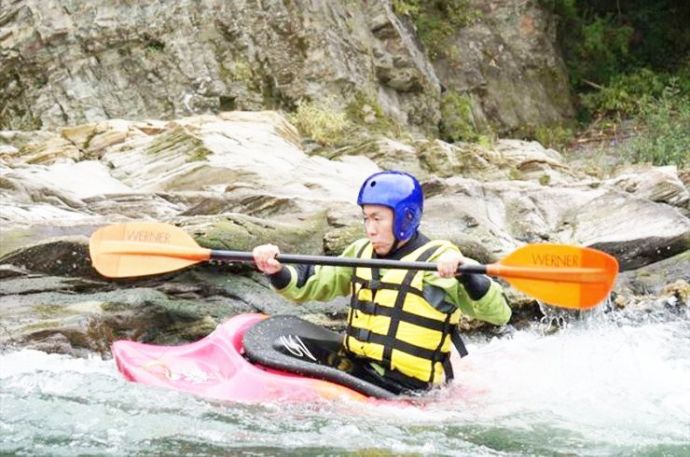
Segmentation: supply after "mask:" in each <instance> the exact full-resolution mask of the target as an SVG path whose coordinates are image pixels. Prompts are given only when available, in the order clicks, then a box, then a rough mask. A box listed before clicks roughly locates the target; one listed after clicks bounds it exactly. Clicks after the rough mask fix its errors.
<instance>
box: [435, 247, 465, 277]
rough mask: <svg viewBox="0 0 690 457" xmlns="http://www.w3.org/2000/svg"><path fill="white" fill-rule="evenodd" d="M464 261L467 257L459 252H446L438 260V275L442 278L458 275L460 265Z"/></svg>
mask: <svg viewBox="0 0 690 457" xmlns="http://www.w3.org/2000/svg"><path fill="white" fill-rule="evenodd" d="M464 262H465V258H464V257H463V256H462V254H460V253H459V252H454V251H449V252H446V253H444V254H442V255H441V257H439V258H438V260H437V261H436V269H437V271H438V275H439V276H440V277H442V278H454V277H455V276H457V275H458V267H459V266H460V265H462V264H463V263H464Z"/></svg>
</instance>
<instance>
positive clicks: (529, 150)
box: [417, 139, 577, 185]
mask: <svg viewBox="0 0 690 457" xmlns="http://www.w3.org/2000/svg"><path fill="white" fill-rule="evenodd" d="M417 146H418V151H419V152H418V155H419V161H420V162H421V164H422V166H423V167H424V169H425V171H426V172H427V173H430V174H433V175H435V176H439V177H452V176H465V177H468V178H474V179H479V180H482V181H494V180H506V179H512V180H522V181H534V182H538V183H540V184H542V185H561V184H566V183H572V182H576V181H577V179H576V178H577V174H576V173H575V172H574V171H572V170H571V169H570V168H569V167H568V166H567V165H566V164H565V163H564V162H563V159H562V157H561V156H560V154H559V153H558V152H556V151H554V150H553V149H546V148H544V147H543V146H541V145H540V144H539V143H537V142H534V141H532V142H528V141H520V140H506V139H504V140H499V141H497V142H496V144H495V146H494V147H492V148H488V147H484V146H481V145H479V144H470V143H460V142H458V143H454V144H448V143H445V142H443V141H439V140H435V141H425V140H423V141H418V142H417Z"/></svg>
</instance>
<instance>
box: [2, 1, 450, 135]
mask: <svg viewBox="0 0 690 457" xmlns="http://www.w3.org/2000/svg"><path fill="white" fill-rule="evenodd" d="M4 4H5V5H3V11H2V16H0V25H1V26H2V29H0V30H2V33H0V46H2V47H1V48H0V51H1V52H0V64H1V65H2V68H3V72H2V75H1V76H0V105H1V106H2V107H3V108H2V109H1V111H0V129H1V128H5V129H7V128H14V129H17V128H23V129H26V128H36V127H43V128H50V127H55V126H62V125H74V124H79V123H83V122H93V121H98V120H104V119H111V118H118V117H122V118H129V119H142V118H147V117H155V118H159V117H163V118H174V117H181V116H184V115H190V114H194V113H205V112H219V111H221V110H222V111H229V110H236V109H240V110H242V109H244V110H260V109H262V108H265V107H266V108H279V107H281V108H290V107H292V106H294V103H295V102H296V101H298V100H300V99H302V98H307V99H321V98H327V97H332V98H335V99H336V100H337V101H339V103H340V104H341V106H342V107H344V106H345V105H347V104H348V103H350V102H352V101H353V99H354V96H355V95H356V94H360V95H361V96H364V97H365V98H369V99H371V100H377V101H378V103H379V104H380V105H382V106H383V107H384V108H385V110H386V112H387V113H388V114H389V115H390V116H392V117H394V118H395V119H397V120H398V121H400V122H401V123H404V124H410V125H413V126H418V127H423V128H434V126H435V123H436V122H437V121H438V117H439V114H438V113H439V111H438V94H439V91H440V85H439V83H438V80H437V78H436V76H435V74H434V72H433V68H432V67H431V66H430V65H429V63H428V61H427V60H426V59H425V58H424V55H423V54H422V51H421V50H420V49H419V47H418V46H417V45H416V43H415V40H414V36H413V35H412V33H411V32H410V31H408V30H407V29H406V28H405V27H403V26H402V25H401V24H400V22H399V20H398V19H397V18H396V17H395V15H394V14H393V13H392V11H391V9H390V6H389V5H388V4H387V2H366V3H365V4H363V5H355V4H352V2H348V1H341V2H314V1H308V0H300V1H295V2H282V1H271V0H269V1H262V2H258V3H255V2H252V3H246V2H241V1H225V0H203V1H201V2H199V1H190V0H175V1H172V2H160V1H154V0H148V1H144V2H118V3H112V2H83V1H78V0H75V1H68V2H62V1H38V0H15V1H7V2H4Z"/></svg>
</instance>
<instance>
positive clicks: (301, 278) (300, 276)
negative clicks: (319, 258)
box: [267, 265, 314, 290]
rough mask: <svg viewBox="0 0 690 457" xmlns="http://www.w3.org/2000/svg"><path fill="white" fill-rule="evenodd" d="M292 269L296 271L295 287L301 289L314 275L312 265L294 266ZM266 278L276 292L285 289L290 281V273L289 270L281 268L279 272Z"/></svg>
mask: <svg viewBox="0 0 690 457" xmlns="http://www.w3.org/2000/svg"><path fill="white" fill-rule="evenodd" d="M294 268H295V271H297V287H302V286H303V285H304V284H306V282H307V279H309V278H310V277H311V276H312V275H313V274H314V266H313V265H294ZM267 276H268V279H269V280H270V281H271V285H272V286H273V287H275V288H276V289H278V290H280V289H283V288H285V287H287V285H288V284H290V280H291V279H292V273H291V272H290V269H289V268H283V269H282V270H280V271H279V272H277V273H274V274H272V275H267Z"/></svg>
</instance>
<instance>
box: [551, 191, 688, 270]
mask: <svg viewBox="0 0 690 457" xmlns="http://www.w3.org/2000/svg"><path fill="white" fill-rule="evenodd" d="M614 227H615V230H612V228H614ZM559 232H560V235H561V236H564V237H567V238H569V239H572V240H576V241H577V242H579V243H581V244H584V245H587V246H592V247H594V248H597V249H601V250H604V251H606V252H609V253H611V254H613V255H615V256H616V258H617V259H618V262H619V263H620V267H621V270H622V271H626V270H631V269H636V268H639V267H641V266H644V265H648V264H650V263H654V262H657V261H659V260H662V259H665V258H668V257H672V256H674V255H676V254H678V253H681V252H684V251H686V250H688V249H690V220H689V219H688V218H687V217H685V216H683V215H682V214H681V213H680V212H679V211H678V210H676V209H675V208H672V207H670V206H668V205H664V204H660V203H654V202H650V201H647V200H642V199H638V198H630V197H628V196H627V194H625V193H622V192H620V191H609V192H606V193H605V194H602V195H601V196H599V197H598V198H597V199H595V200H592V201H591V202H589V203H587V204H585V205H573V206H572V209H571V211H570V212H569V214H568V215H566V216H565V217H564V221H563V224H562V226H561V227H560V228H559Z"/></svg>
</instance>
